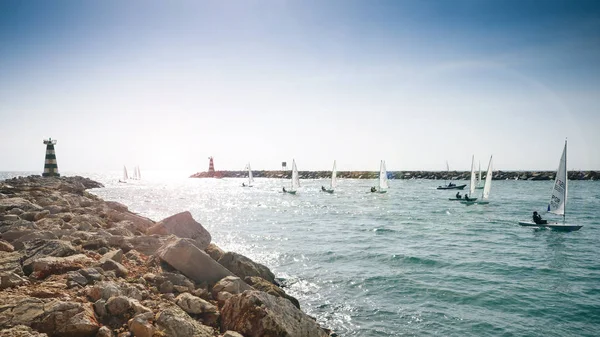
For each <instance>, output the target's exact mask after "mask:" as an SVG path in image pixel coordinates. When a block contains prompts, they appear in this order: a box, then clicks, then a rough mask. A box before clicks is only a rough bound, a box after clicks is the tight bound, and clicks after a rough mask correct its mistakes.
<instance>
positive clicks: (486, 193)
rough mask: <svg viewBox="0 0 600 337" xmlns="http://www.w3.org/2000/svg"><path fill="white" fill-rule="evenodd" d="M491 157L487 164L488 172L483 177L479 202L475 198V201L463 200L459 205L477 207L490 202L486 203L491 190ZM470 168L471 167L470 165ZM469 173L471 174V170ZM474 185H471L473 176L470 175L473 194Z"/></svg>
mask: <svg viewBox="0 0 600 337" xmlns="http://www.w3.org/2000/svg"><path fill="white" fill-rule="evenodd" d="M492 157H493V156H490V163H489V164H488V170H487V174H486V175H485V184H484V185H483V193H482V194H481V200H480V201H477V198H475V199H471V198H469V200H463V201H461V202H460V203H461V204H465V205H473V204H479V205H487V204H489V203H490V202H489V201H488V199H489V198H490V191H491V190H492V172H493V170H492ZM471 167H473V166H472V165H471ZM471 172H473V169H471ZM474 186H475V185H474V184H473V175H471V189H472V192H471V193H473V192H475V190H474V189H473V187H474Z"/></svg>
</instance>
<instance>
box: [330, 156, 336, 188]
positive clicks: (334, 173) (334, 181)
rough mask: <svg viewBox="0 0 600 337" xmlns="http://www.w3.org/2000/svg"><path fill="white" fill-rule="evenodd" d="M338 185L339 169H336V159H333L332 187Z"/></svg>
mask: <svg viewBox="0 0 600 337" xmlns="http://www.w3.org/2000/svg"><path fill="white" fill-rule="evenodd" d="M336 186H337V170H336V169H335V160H334V161H333V170H332V171H331V189H334V188H336Z"/></svg>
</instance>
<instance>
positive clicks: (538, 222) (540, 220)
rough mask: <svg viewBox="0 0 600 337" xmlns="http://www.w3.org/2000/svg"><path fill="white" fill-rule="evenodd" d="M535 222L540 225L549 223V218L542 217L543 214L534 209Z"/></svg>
mask: <svg viewBox="0 0 600 337" xmlns="http://www.w3.org/2000/svg"><path fill="white" fill-rule="evenodd" d="M533 222H535V223H536V224H538V225H545V224H547V223H548V220H544V219H542V216H541V215H539V214H538V212H536V211H534V212H533Z"/></svg>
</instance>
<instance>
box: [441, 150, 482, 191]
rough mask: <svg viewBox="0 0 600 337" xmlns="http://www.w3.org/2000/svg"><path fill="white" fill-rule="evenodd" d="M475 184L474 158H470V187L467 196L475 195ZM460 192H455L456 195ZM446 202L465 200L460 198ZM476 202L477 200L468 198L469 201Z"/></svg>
mask: <svg viewBox="0 0 600 337" xmlns="http://www.w3.org/2000/svg"><path fill="white" fill-rule="evenodd" d="M476 185H477V182H476V177H475V156H473V157H471V185H470V187H469V195H473V193H475V188H476ZM458 193H460V192H457V194H458ZM448 200H453V201H461V200H465V199H463V198H462V197H461V198H448ZM475 200H477V198H469V201H475Z"/></svg>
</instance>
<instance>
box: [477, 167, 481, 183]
mask: <svg viewBox="0 0 600 337" xmlns="http://www.w3.org/2000/svg"><path fill="white" fill-rule="evenodd" d="M480 185H481V162H479V175H478V176H477V186H480Z"/></svg>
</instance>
